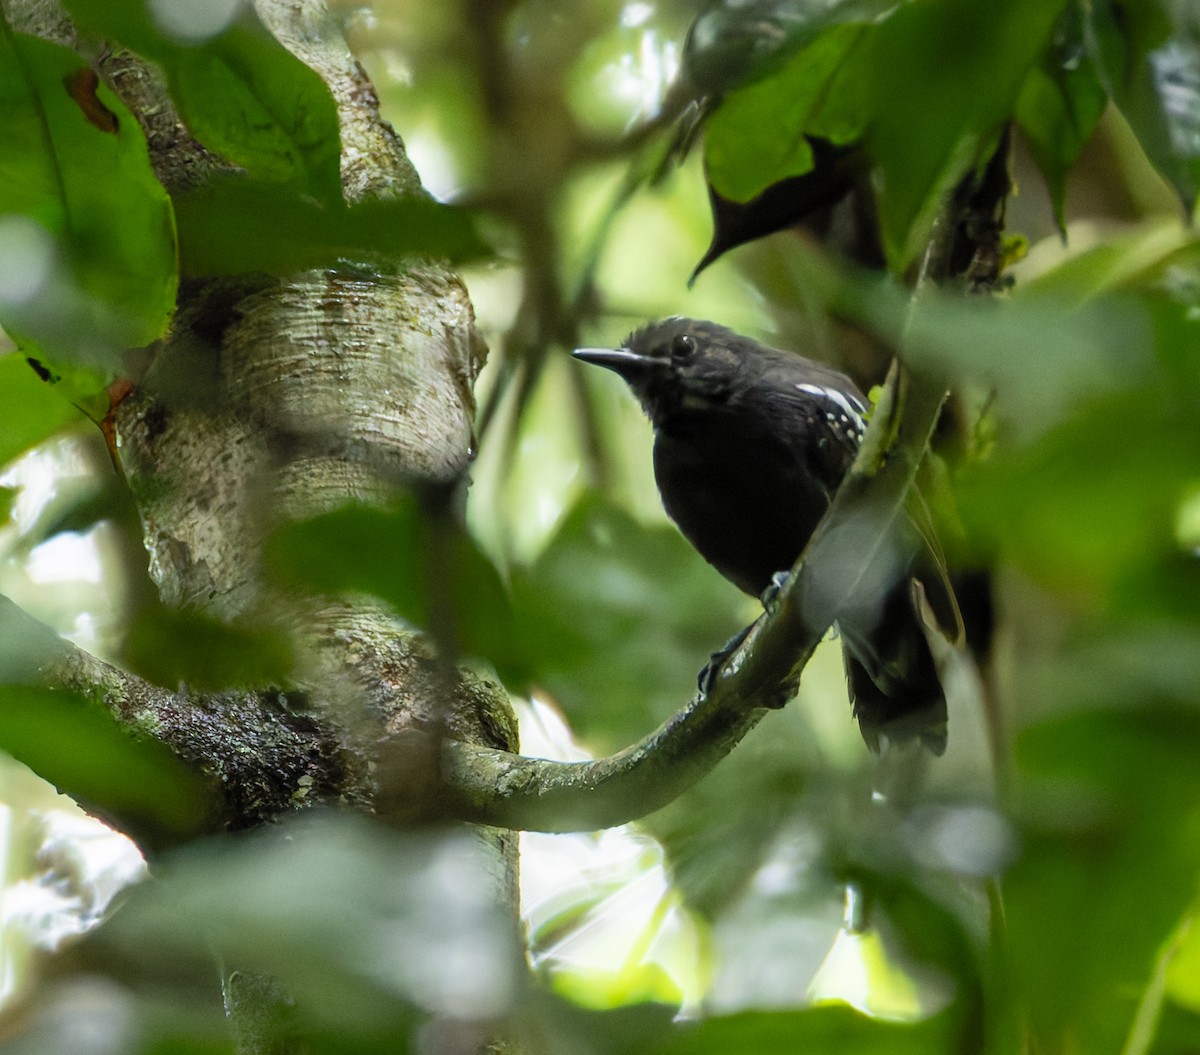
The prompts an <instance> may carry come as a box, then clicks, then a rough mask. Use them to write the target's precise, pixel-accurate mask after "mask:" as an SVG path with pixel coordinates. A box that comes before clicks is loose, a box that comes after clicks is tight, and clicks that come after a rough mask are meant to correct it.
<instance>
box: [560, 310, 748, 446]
mask: <svg viewBox="0 0 1200 1055" xmlns="http://www.w3.org/2000/svg"><path fill="white" fill-rule="evenodd" d="M746 343H748V342H747V341H746V338H744V337H739V336H738V335H737V334H736V333H734V332H733V331H732V330H727V329H726V328H725V327H724V326H718V325H717V324H716V323H714V322H703V321H701V320H699V319H684V318H680V317H679V316H675V317H673V318H670V319H664V320H663V321H662V322H653V323H651V324H650V325H649V326H643V327H642V328H641V329H640V330H635V331H634V332H633V333H631V334H630V335H629V336H628V337H627V338H626V339H625V343H624V345H623V346H622V347H620V348H577V349H576V350H575V352H574V355H575V358H576V359H581V360H582V361H583V362H585V363H593V364H595V365H596V366H603V367H606V368H608V369H609V370H612V371H614V372H615V373H618V374H620V375H621V376H622V377H623V378H624V379H625V380H626V381H627V382H628V383H629V387H630V388H632V389H633V391H634V394H635V395H636V396H637V397H638V398H639V399H640V400H641V402H642V406H643V407H645V409H646V413H647V414H648V415H649V416H650V420H651V421H653V422H655V423H656V424H657V423H658V422H660V421H661V420H662V419H663V418H664V417H668V416H670V415H671V414H673V413H677V412H679V411H686V410H700V409H705V408H709V407H712V406H714V405H718V404H721V403H724V402H726V401H727V400H728V399H729V397H730V395H731V394H732V393H733V392H734V390H735V386H736V382H737V378H738V374H739V373H740V371H741V369H742V366H743V358H744V352H743V350H742V349H741V347H740V345H742V344H746Z"/></svg>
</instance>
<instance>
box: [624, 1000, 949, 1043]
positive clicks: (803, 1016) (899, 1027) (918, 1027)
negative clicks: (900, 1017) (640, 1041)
mask: <svg viewBox="0 0 1200 1055" xmlns="http://www.w3.org/2000/svg"><path fill="white" fill-rule="evenodd" d="M961 1032H962V1026H961V1025H959V1024H958V1023H957V1022H956V1021H955V1017H954V1016H953V1015H951V1014H942V1015H938V1016H936V1017H935V1018H931V1019H928V1020H926V1021H924V1022H914V1023H907V1022H905V1023H901V1022H887V1021H882V1020H880V1019H876V1018H868V1017H867V1016H866V1015H864V1014H862V1013H861V1012H858V1011H855V1010H854V1009H853V1008H850V1007H845V1006H838V1005H833V1006H827V1007H813V1008H808V1009H806V1010H803V1011H774V1012H772V1011H747V1012H743V1013H742V1014H738V1015H729V1016H726V1017H719V1018H710V1019H707V1020H705V1021H702V1022H697V1023H693V1024H685V1025H684V1026H683V1027H682V1028H681V1029H680V1031H679V1034H678V1035H677V1037H675V1038H674V1039H673V1040H671V1041H668V1042H666V1043H662V1042H661V1041H660V1040H656V1041H655V1046H653V1047H651V1046H647V1047H645V1048H639V1049H637V1050H639V1051H645V1052H647V1053H649V1052H651V1051H653V1052H656V1053H661V1055H725V1053H729V1052H743V1051H744V1052H792V1051H794V1052H814V1053H816V1052H853V1053H854V1055H938V1053H939V1052H946V1053H950V1052H955V1051H960V1050H962V1047H961V1045H962V1044H963V1043H964V1038H963V1036H962V1035H961ZM659 1045H661V1046H659Z"/></svg>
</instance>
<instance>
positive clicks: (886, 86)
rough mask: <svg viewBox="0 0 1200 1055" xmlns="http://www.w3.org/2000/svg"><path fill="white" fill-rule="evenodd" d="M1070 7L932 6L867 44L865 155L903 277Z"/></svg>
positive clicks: (1056, 0) (1037, 0)
mask: <svg viewBox="0 0 1200 1055" xmlns="http://www.w3.org/2000/svg"><path fill="white" fill-rule="evenodd" d="M1065 6H1066V0H1012V2H1010V3H1005V4H988V3H982V4H981V3H974V2H971V0H928V2H925V3H910V4H905V5H903V6H901V7H900V8H899V9H897V10H896V12H895V13H894V14H892V15H891V17H889V18H887V19H885V20H884V21H883V22H881V23H880V24H879V25H878V26H876V27H875V28H874V31H873V32H872V33H871V35H870V38H869V39H870V47H869V48H868V49H867V53H866V54H865V55H864V56H863V59H862V65H861V68H862V69H864V70H866V71H868V73H869V77H870V85H869V91H868V93H867V100H868V101H867V106H868V107H869V113H870V127H869V129H868V132H867V139H866V142H867V148H868V151H869V153H870V155H871V158H872V160H873V161H874V163H875V165H876V167H877V180H878V183H877V186H878V190H879V196H878V204H879V219H880V228H881V233H882V238H883V245H884V250H885V253H886V255H887V258H888V262H889V265H890V267H891V268H892V270H893V271H894V272H897V273H898V272H902V271H903V270H904V269H905V267H907V265H908V264H909V263H910V262H911V261H912V260H913V258H914V256H915V254H916V253H917V252H919V251H920V249H921V247H922V246H923V245H924V243H925V240H926V237H927V234H928V230H929V225H930V224H931V222H932V220H933V215H934V212H935V211H936V209H937V207H938V205H939V203H940V201H941V199H942V195H943V194H944V193H945V192H946V191H948V190H949V189H950V188H951V187H952V186H953V185H954V184H955V183H957V182H958V181H959V180H960V179H961V178H962V177H963V176H964V175H966V174H967V173H969V172H971V171H972V169H973V168H974V167H975V166H977V165H979V164H981V163H982V162H983V161H984V160H985V159H986V155H987V153H988V151H989V149H990V147H991V145H992V144H994V142H995V138H996V136H997V135H998V133H999V132H1000V130H1001V128H1002V127H1003V125H1004V123H1005V122H1006V121H1007V120H1009V118H1010V117H1011V116H1012V113H1013V110H1014V108H1015V106H1016V103H1017V97H1018V95H1019V94H1020V91H1021V86H1022V85H1023V84H1024V83H1025V80H1026V78H1027V77H1028V75H1029V71H1030V70H1031V69H1032V68H1033V66H1034V65H1035V63H1037V62H1038V61H1039V60H1040V59H1041V57H1042V56H1043V55H1044V54H1045V52H1046V49H1047V47H1048V46H1049V44H1050V41H1051V39H1052V34H1053V31H1054V27H1055V25H1056V23H1057V22H1058V18H1059V14H1060V12H1061V11H1062V10H1063V8H1064V7H1065Z"/></svg>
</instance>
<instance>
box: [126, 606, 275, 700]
mask: <svg viewBox="0 0 1200 1055" xmlns="http://www.w3.org/2000/svg"><path fill="white" fill-rule="evenodd" d="M122 654H123V658H124V660H125V662H126V663H127V664H128V665H129V667H130V669H131V670H133V672H134V673H136V674H140V675H141V676H142V677H144V678H147V679H148V680H150V681H152V682H154V683H155V684H156V685H163V686H165V687H167V688H170V689H174V688H177V687H178V686H179V685H181V684H182V685H187V686H188V687H189V688H192V689H198V690H211V691H219V690H224V689H235V688H252V689H261V688H264V687H266V686H279V685H287V684H289V683H290V680H291V674H292V669H293V665H294V662H295V657H294V655H293V652H292V646H291V642H290V640H289V639H288V638H287V636H286V635H285V634H283V633H282V632H280V631H278V630H276V629H274V628H271V627H266V626H254V625H251V624H246V623H243V624H235V623H227V622H224V621H222V620H220V619H215V618H213V617H212V616H209V615H205V614H203V613H201V612H197V611H192V610H186V609H174V608H166V607H164V606H161V605H158V604H152V605H148V606H147V607H146V608H144V609H143V610H142V611H140V612H139V613H138V615H137V617H136V618H135V619H134V620H133V623H132V625H130V627H129V630H128V633H127V635H126V638H125V641H124V647H123V649H122Z"/></svg>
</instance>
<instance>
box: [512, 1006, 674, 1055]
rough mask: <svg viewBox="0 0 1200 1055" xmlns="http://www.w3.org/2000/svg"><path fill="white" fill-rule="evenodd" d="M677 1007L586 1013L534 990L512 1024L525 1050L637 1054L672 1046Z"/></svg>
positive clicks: (588, 1011)
mask: <svg viewBox="0 0 1200 1055" xmlns="http://www.w3.org/2000/svg"><path fill="white" fill-rule="evenodd" d="M675 1014H676V1008H674V1007H669V1006H665V1005H661V1004H640V1005H637V1006H634V1007H620V1008H613V1009H611V1010H605V1011H591V1010H585V1009H584V1008H582V1007H579V1006H577V1005H575V1004H573V1003H570V1002H569V1001H567V1000H564V999H561V998H559V997H555V996H553V995H551V994H549V993H545V992H541V991H539V990H533V991H532V992H531V993H530V994H529V998H528V999H527V1000H526V1001H525V1003H524V1005H523V1006H522V1008H521V1014H520V1017H518V1018H517V1020H516V1021H515V1023H514V1031H515V1033H516V1035H517V1036H518V1038H519V1039H520V1041H522V1042H523V1043H522V1044H521V1048H522V1050H528V1051H531V1052H539V1053H545V1055H550V1053H551V1052H559V1051H572V1052H579V1055H634V1053H635V1052H641V1051H647V1050H649V1051H653V1050H655V1045H657V1044H666V1043H668V1042H669V1040H670V1038H671V1035H672V1033H673V1032H674V1029H675V1027H674V1025H673V1023H672V1018H673V1017H674V1016H675Z"/></svg>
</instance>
